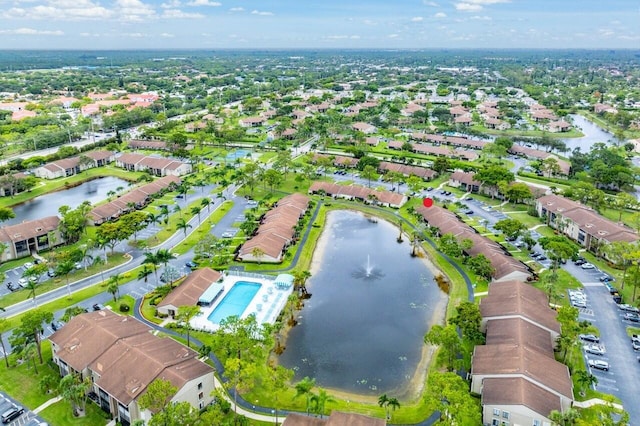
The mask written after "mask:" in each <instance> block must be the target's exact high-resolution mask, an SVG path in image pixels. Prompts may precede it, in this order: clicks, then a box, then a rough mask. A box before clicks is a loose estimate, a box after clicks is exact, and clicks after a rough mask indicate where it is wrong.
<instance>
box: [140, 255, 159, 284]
mask: <svg viewBox="0 0 640 426" xmlns="http://www.w3.org/2000/svg"><path fill="white" fill-rule="evenodd" d="M145 255H146V254H145ZM154 270H155V267H154V269H149V266H148V265H147V264H146V263H144V264H143V265H142V269H140V270H139V271H138V275H137V276H136V278H137V279H139V280H144V282H145V283H146V282H147V277H148V276H149V275H150V274H151V273H153V271H154Z"/></svg>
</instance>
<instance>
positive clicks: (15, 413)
mask: <svg viewBox="0 0 640 426" xmlns="http://www.w3.org/2000/svg"><path fill="white" fill-rule="evenodd" d="M22 413H24V408H22V407H18V406H16V405H14V406H13V407H11V408H9V409H8V410H6V411H5V412H4V413H2V423H4V424H7V423H9V422H11V421H13V420H15V419H17V418H18V417H20V416H21V415H22Z"/></svg>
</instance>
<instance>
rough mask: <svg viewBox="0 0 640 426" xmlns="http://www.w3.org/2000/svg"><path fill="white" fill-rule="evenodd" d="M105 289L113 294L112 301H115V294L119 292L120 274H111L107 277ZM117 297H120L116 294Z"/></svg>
mask: <svg viewBox="0 0 640 426" xmlns="http://www.w3.org/2000/svg"><path fill="white" fill-rule="evenodd" d="M107 291H108V292H109V293H111V295H112V296H113V301H114V302H116V301H117V300H118V298H117V297H116V295H118V293H119V292H120V274H115V275H111V276H110V277H109V285H108V286H107ZM118 297H120V296H119V295H118Z"/></svg>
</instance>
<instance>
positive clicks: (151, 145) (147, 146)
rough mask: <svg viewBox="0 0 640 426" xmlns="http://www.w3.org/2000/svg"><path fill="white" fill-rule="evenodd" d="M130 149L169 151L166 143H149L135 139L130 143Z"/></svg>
mask: <svg viewBox="0 0 640 426" xmlns="http://www.w3.org/2000/svg"><path fill="white" fill-rule="evenodd" d="M129 147H131V148H140V149H167V143H166V142H164V141H147V140H142V139H134V140H131V141H129Z"/></svg>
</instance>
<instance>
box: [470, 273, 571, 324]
mask: <svg viewBox="0 0 640 426" xmlns="http://www.w3.org/2000/svg"><path fill="white" fill-rule="evenodd" d="M480 313H481V314H482V317H483V318H485V319H488V318H516V317H521V318H523V319H525V320H530V321H532V322H533V323H535V324H538V325H540V326H541V327H544V328H546V329H548V330H551V331H553V332H555V333H558V334H559V333H560V325H559V324H558V321H557V320H556V317H557V315H558V313H557V312H556V311H554V310H553V309H551V308H549V302H548V300H547V296H546V295H545V294H544V292H542V291H541V290H538V289H537V288H535V287H533V286H531V285H529V284H525V283H523V282H520V281H504V282H495V283H492V284H491V286H490V287H489V294H488V296H487V297H485V298H483V299H482V300H481V301H480Z"/></svg>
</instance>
